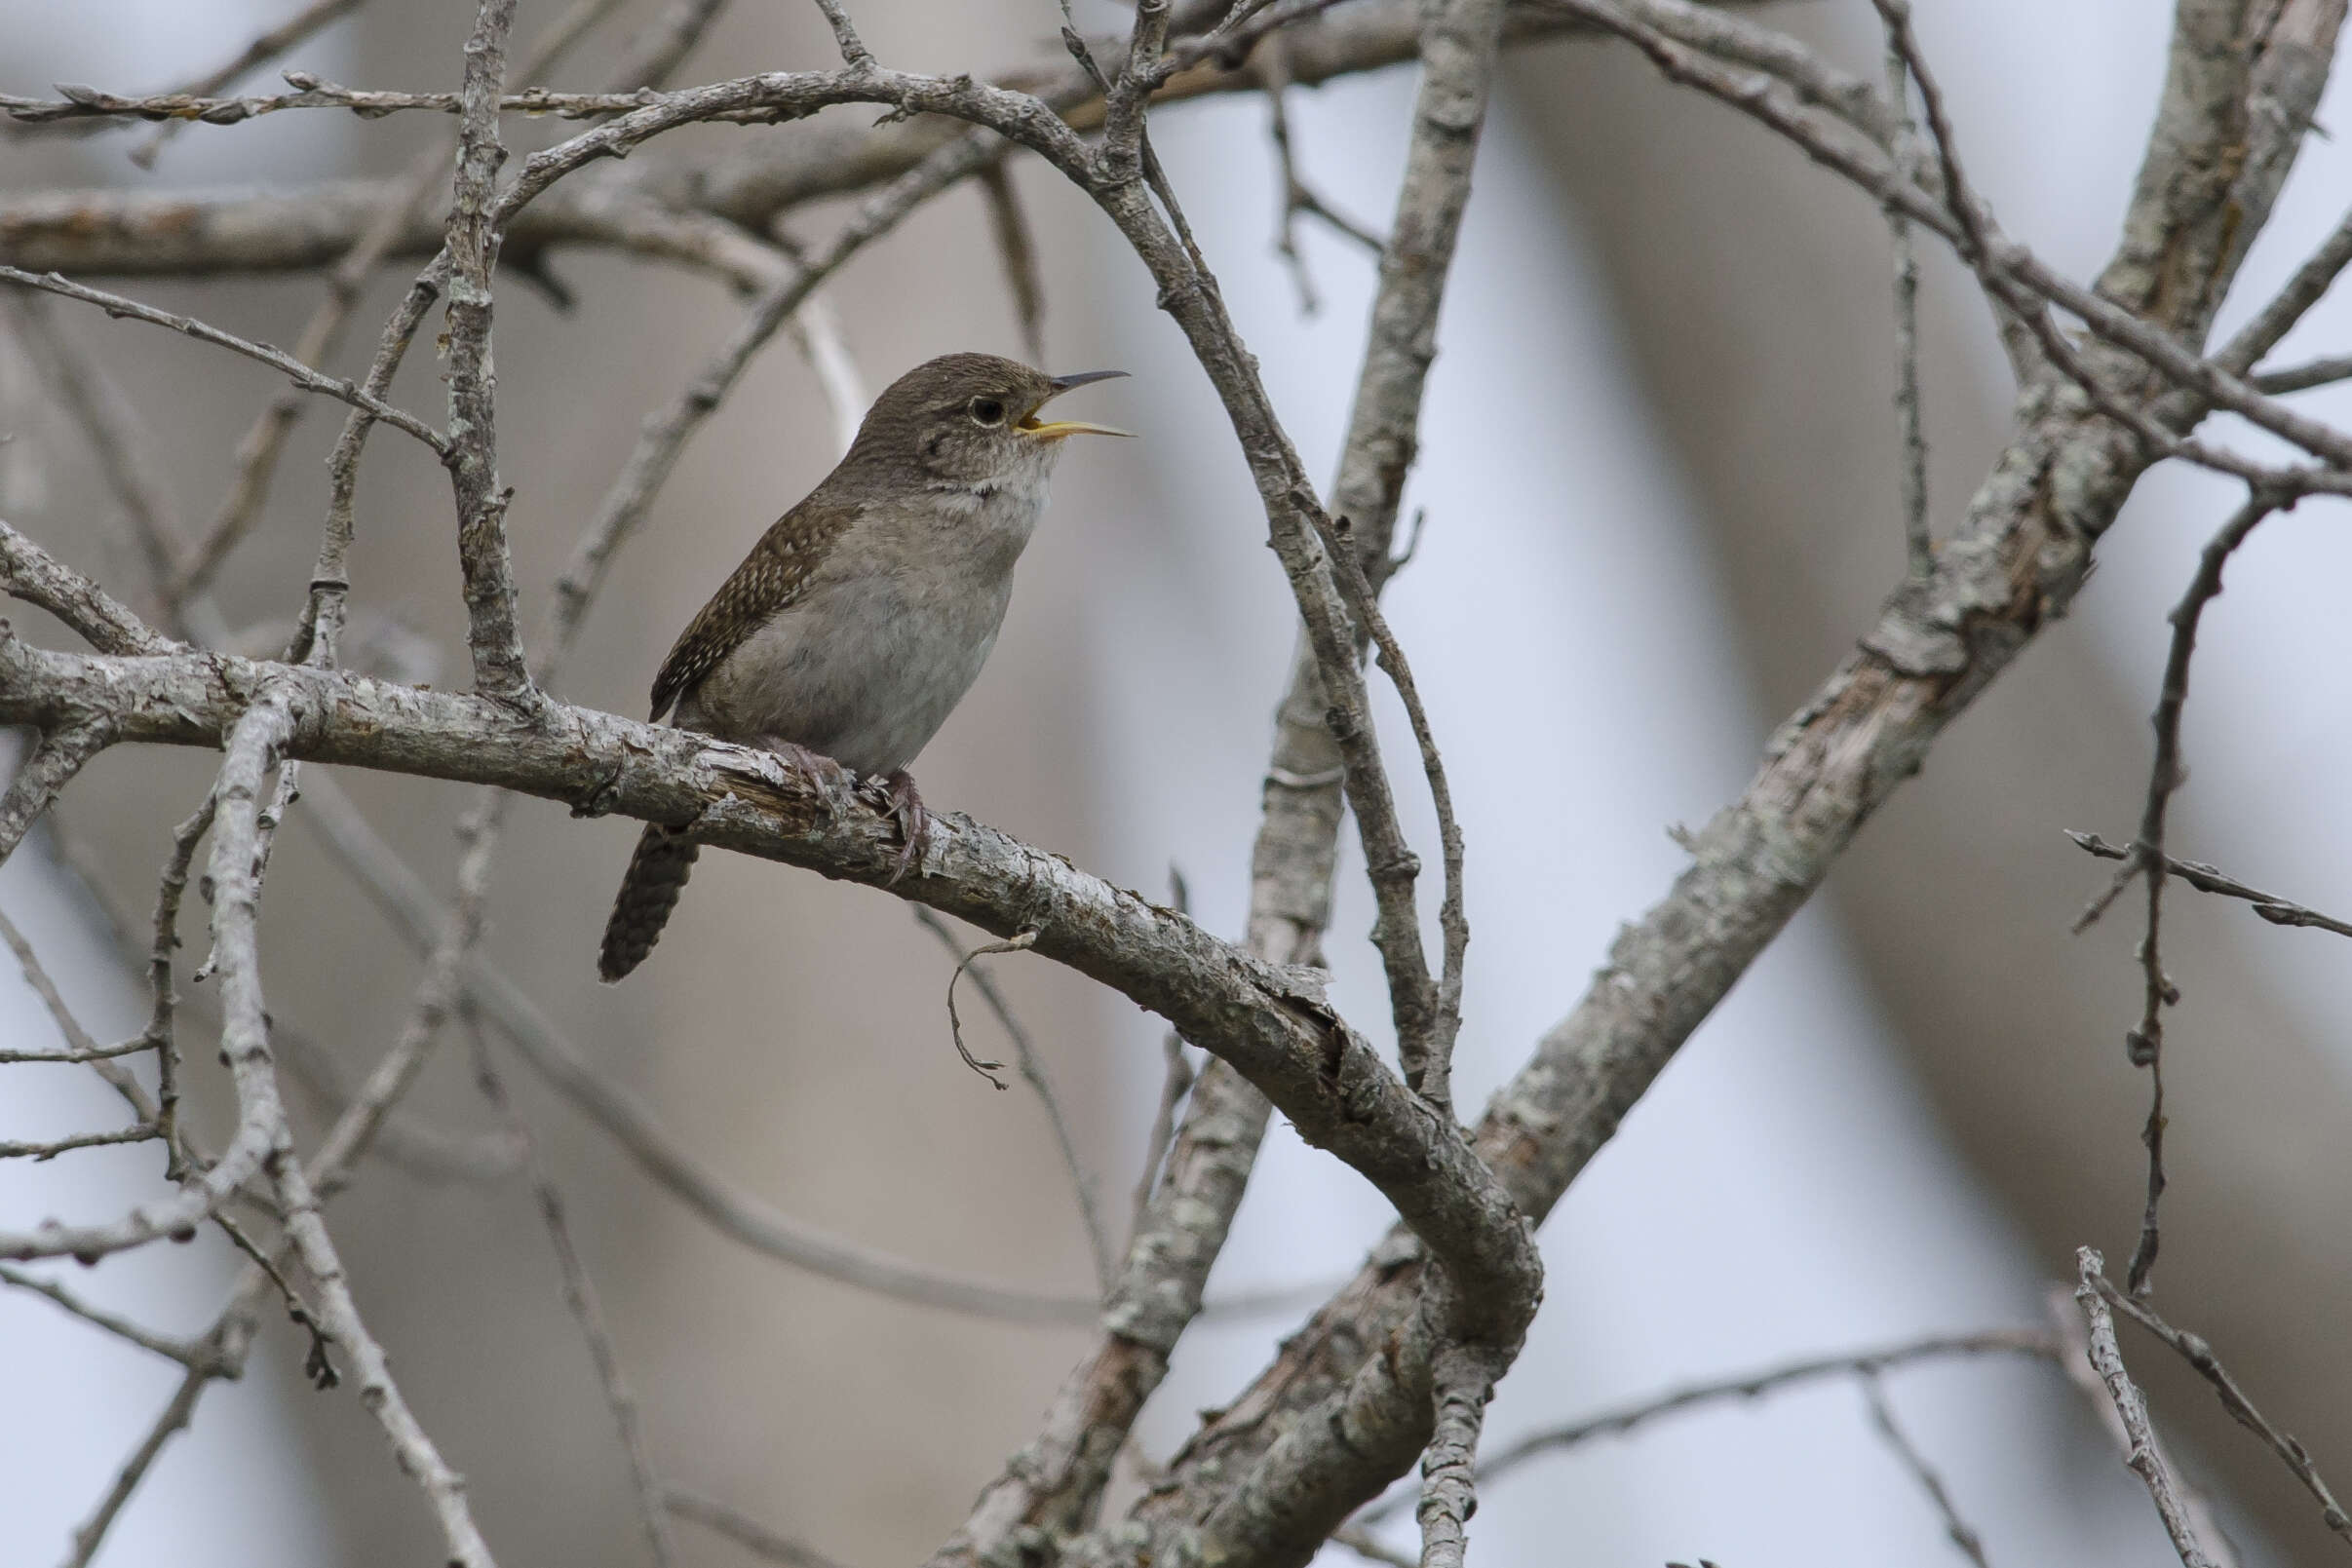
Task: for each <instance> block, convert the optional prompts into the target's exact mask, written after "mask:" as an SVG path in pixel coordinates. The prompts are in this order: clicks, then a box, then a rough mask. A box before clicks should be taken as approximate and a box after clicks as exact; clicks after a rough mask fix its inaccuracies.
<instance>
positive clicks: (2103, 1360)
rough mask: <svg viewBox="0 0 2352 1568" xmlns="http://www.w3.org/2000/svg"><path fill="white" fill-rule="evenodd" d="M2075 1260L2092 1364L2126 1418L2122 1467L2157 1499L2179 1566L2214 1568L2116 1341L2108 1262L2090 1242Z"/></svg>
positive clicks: (2077, 1297)
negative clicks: (2105, 1277)
mask: <svg viewBox="0 0 2352 1568" xmlns="http://www.w3.org/2000/svg"><path fill="white" fill-rule="evenodd" d="M2074 1261H2075V1265H2076V1270H2077V1278H2078V1280H2079V1281H2080V1282H2079V1283H2077V1284H2076V1286H2075V1289H2074V1299H2075V1301H2076V1303H2077V1304H2078V1305H2080V1306H2081V1308H2082V1314H2083V1320H2084V1321H2085V1323H2086V1324H2088V1325H2089V1328H2090V1331H2091V1347H2090V1353H2091V1367H2092V1370H2093V1371H2095V1372H2097V1373H2098V1374H2099V1377H2100V1381H2101V1382H2102V1383H2104V1384H2105V1385H2106V1386H2107V1397H2108V1398H2109V1399H2110V1400H2111V1401H2113V1403H2114V1406H2115V1413H2116V1415H2117V1416H2118V1417H2120V1418H2121V1419H2122V1421H2123V1430H2124V1433H2125V1434H2126V1435H2127V1436H2128V1437H2129V1438H2130V1440H2131V1445H2130V1450H2129V1452H2128V1453H2127V1454H2126V1455H2125V1457H2124V1465H2125V1466H2126V1468H2128V1469H2129V1470H2130V1471H2131V1472H2132V1473H2134V1474H2135V1475H2138V1476H2139V1477H2140V1481H2141V1482H2142V1483H2143V1484H2144V1485H2145V1486H2146V1487H2147V1489H2148V1496H2149V1497H2150V1498H2152V1499H2153V1500H2154V1501H2155V1504H2156V1513H2157V1516H2158V1517H2159V1518H2161V1519H2163V1521H2164V1533H2165V1534H2166V1535H2168V1536H2170V1537H2171V1538H2172V1542H2173V1550H2174V1551H2175V1552H2176V1553H2178V1555H2179V1558H2180V1562H2181V1568H2216V1565H2215V1563H2214V1559H2213V1558H2212V1557H2210V1556H2208V1555H2206V1552H2205V1549H2204V1547H2203V1546H2201V1545H2200V1544H2199V1543H2198V1540H2197V1536H2196V1532H2195V1529H2194V1527H2193V1526H2192V1525H2191V1524H2190V1522H2189V1516H2188V1510H2187V1508H2186V1506H2185V1505H2184V1504H2183V1502H2182V1500H2181V1498H2180V1496H2179V1494H2178V1492H2176V1491H2175V1490H2174V1487H2173V1476H2172V1472H2171V1470H2170V1469H2169V1468H2168V1467H2167V1466H2166V1465H2165V1463H2164V1458H2163V1456H2162V1455H2161V1454H2159V1453H2158V1452H2157V1451H2156V1437H2155V1433H2154V1431H2153V1430H2152V1429H2151V1428H2150V1427H2149V1425H2148V1407H2147V1400H2146V1399H2144V1398H2143V1397H2141V1396H2140V1388H2139V1386H2138V1385H2137V1384H2135V1383H2134V1382H2133V1381H2132V1375H2131V1373H2130V1372H2129V1371H2128V1370H2126V1369H2125V1367H2124V1364H2123V1351H2122V1349H2121V1348H2120V1347H2119V1346H2118V1345H2117V1344H2116V1343H2115V1319H2114V1318H2113V1317H2112V1316H2110V1315H2109V1313H2108V1311H2107V1300H2106V1297H2105V1295H2104V1294H2102V1293H2101V1291H2100V1288H2099V1284H2098V1281H2099V1279H2100V1277H2101V1275H2102V1274H2104V1273H2105V1272H2106V1261H2105V1259H2103V1258H2101V1256H2100V1255H2099V1254H2098V1253H2097V1252H2095V1251H2093V1250H2092V1249H2091V1248H2090V1247H2087V1246H2085V1247H2077V1248H2076V1249H2075V1252H2074Z"/></svg>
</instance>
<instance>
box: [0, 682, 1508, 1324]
mask: <svg viewBox="0 0 2352 1568" xmlns="http://www.w3.org/2000/svg"><path fill="white" fill-rule="evenodd" d="M264 689H270V690H276V691H282V692H284V693H285V694H286V700H287V702H288V703H289V707H290V710H291V712H292V714H293V720H292V726H291V732H290V734H289V737H288V741H287V744H286V748H285V750H286V754H287V755H288V756H289V757H298V758H302V759H305V760H317V761H322V762H335V763H344V764H349V765H352V766H358V767H368V768H379V769H388V770H391V771H396V772H403V773H408V774H414V775H419V776H423V777H430V778H439V779H446V780H453V781H458V782H463V783H472V784H497V785H499V786H501V787H503V788H507V789H512V790H515V791H516V792H518V793H521V794H530V795H537V796H541V797H543V798H547V799H555V800H563V801H567V802H571V803H573V804H575V805H577V806H580V807H583V808H588V807H594V808H596V809H599V810H601V809H610V810H616V811H620V812H623V813H626V814H627V815H630V816H633V817H638V818H642V819H644V820H647V821H654V822H675V823H681V824H690V825H691V826H692V828H693V831H694V833H695V836H696V837H697V838H699V839H700V840H702V841H703V842H705V843H709V844H713V845H715V846H717V847H719V848H723V849H733V850H738V851H741V852H744V853H748V854H752V855H757V856H760V857H762V858H765V859H770V860H785V861H788V862H790V863H793V864H798V865H802V866H805V867H807V868H809V869H812V870H816V871H820V872H822V873H824V874H825V875H828V876H831V877H837V878H842V879H846V880H855V881H859V882H864V883H867V884H868V885H870V886H875V887H883V886H892V885H893V884H892V879H893V877H894V875H895V874H896V872H897V869H898V866H897V861H898V854H899V845H898V840H897V829H896V827H895V826H894V825H893V824H892V822H891V821H890V819H889V818H888V817H887V816H884V815H882V814H880V813H878V812H876V811H874V810H872V809H871V808H869V807H867V806H865V805H862V804H861V805H857V806H854V807H852V808H850V809H848V810H846V811H842V812H840V813H839V814H838V815H837V816H836V815H835V813H834V807H833V803H831V802H829V800H828V798H827V797H826V796H825V795H824V794H823V793H822V792H821V791H820V790H818V789H817V788H815V787H814V786H813V785H812V784H809V782H808V781H806V780H805V779H803V778H801V777H800V776H799V775H797V774H793V773H790V772H789V771H788V770H787V769H785V768H784V767H783V766H782V765H781V764H780V763H779V762H778V761H777V759H776V758H775V757H773V756H771V755H770V754H768V753H765V752H759V751H752V750H747V749H745V748H741V747H737V746H726V745H722V744H718V743H713V742H710V741H708V740H706V739H704V738H702V737H698V736H694V735H691V734H689V733H686V732H681V731H677V730H671V729H660V728H655V727H653V726H651V725H645V724H637V723H633V722H631V721H629V720H627V719H622V718H619V717H617V716H615V715H612V714H605V713H597V712H594V711H591V710H588V709H583V708H562V707H557V706H554V705H550V706H549V707H548V708H546V709H545V710H544V712H543V713H542V714H541V716H540V718H539V719H538V721H537V722H534V723H531V724H528V725H527V726H526V725H523V724H521V723H519V722H518V720H517V717H516V715H515V714H514V712H513V711H512V709H510V708H505V707H504V706H502V705H499V704H496V703H493V702H489V701H486V700H483V699H480V698H473V697H462V696H457V695H453V694H449V693H444V692H427V691H419V690H415V689H412V688H407V687H401V686H394V685H390V684H387V683H384V682H380V681H374V680H368V679H365V678H361V677H356V676H348V675H343V674H340V673H337V672H334V671H328V670H318V669H296V668H293V667H289V666H284V665H276V664H269V663H264V662H260V661H253V660H245V659H238V658H234V657H229V656H221V655H209V654H208V655H186V656H172V657H164V658H138V659H114V658H105V657H96V656H85V655H77V654H70V653H57V652H49V651H44V650H40V649H36V648H33V647H31V646H29V645H28V644H26V643H24V642H22V641H20V640H19V639H16V638H14V637H10V638H7V639H5V640H0V722H14V723H52V722H55V721H56V720H57V719H58V718H59V717H60V716H62V715H64V714H67V713H69V712H74V711H79V710H84V709H89V708H99V709H103V710H106V711H109V712H112V713H113V714H114V715H115V716H116V718H117V721H118V723H119V725H120V727H121V735H122V737H123V739H125V740H129V741H136V742H148V743H156V744H164V745H175V746H206V747H212V746H219V745H220V744H221V741H222V738H223V736H224V735H225V734H226V733H227V732H228V730H229V728H230V727H231V726H232V725H233V723H234V722H235V718H236V715H237V714H238V713H240V712H241V711H243V709H244V708H246V707H248V706H249V705H250V704H251V702H252V701H253V700H254V698H255V696H256V695H257V694H258V693H260V692H261V691H263V690H264ZM932 845H933V847H932V849H931V851H930V853H928V854H927V855H926V856H925V857H924V860H923V861H922V863H921V864H920V865H919V866H918V867H917V868H915V869H914V870H912V871H909V872H908V873H907V874H906V875H905V876H904V877H903V878H901V879H899V880H898V881H897V882H896V884H895V888H894V891H897V892H899V893H901V894H902V895H905V896H908V897H912V898H915V899H920V900H921V901H922V902H925V903H928V904H930V905H931V906H932V907H933V908H935V909H939V910H941V911H943V912H945V913H947V914H952V915H955V916H956V917H958V918H959V919H963V920H966V921H969V922H971V923H972V924H974V925H976V926H980V927H982V928H983V929H984V930H987V931H991V932H994V933H997V934H999V935H1003V936H1011V935H1013V934H1014V933H1016V932H1020V931H1023V930H1031V931H1035V932H1037V933H1038V937H1037V942H1036V949H1037V951H1038V952H1039V953H1041V954H1043V955H1045V956H1047V957H1050V958H1054V959H1057V960H1059V961H1060V962H1062V963H1065V964H1068V965H1070V966H1071V967H1073V968H1075V969H1077V970H1079V971H1080V972H1081V973H1083V974H1086V975H1091V976H1092V977H1094V978H1096V979H1099V980H1101V981H1102V982H1103V983H1105V984H1107V985H1110V986H1112V987H1113V988H1115V989H1117V990H1119V991H1121V992H1122V993H1123V994H1125V995H1127V996H1128V997H1129V998H1131V999H1132V1000H1134V1001H1135V1002H1137V1004H1139V1005H1140V1006H1143V1007H1145V1008H1148V1009H1151V1010H1152V1011H1154V1012H1157V1013H1162V1014H1163V1015H1164V1016H1166V1017H1167V1018H1168V1019H1169V1021H1170V1022H1172V1023H1174V1024H1175V1025H1176V1027H1177V1028H1178V1029H1179V1030H1180V1031H1181V1032H1182V1033H1183V1034H1184V1036H1185V1037H1186V1038H1187V1039H1190V1040H1193V1041H1195V1042H1197V1043H1198V1044H1200V1045H1201V1046H1203V1047H1205V1048H1207V1049H1209V1050H1211V1051H1214V1052H1217V1053H1218V1054H1220V1055H1222V1056H1224V1057H1226V1059H1228V1060H1230V1061H1232V1062H1233V1063H1234V1065H1235V1066H1236V1067H1238V1068H1240V1069H1241V1070H1242V1072H1243V1073H1244V1074H1246V1075H1247V1076H1249V1077H1250V1078H1251V1080H1252V1081H1253V1083H1255V1084H1256V1085H1257V1086H1258V1088H1259V1089H1260V1090H1263V1091H1265V1092H1266V1094H1267V1095H1268V1097H1269V1098H1271V1099H1272V1100H1273V1101H1274V1103H1275V1104H1276V1105H1278V1106H1280V1107H1281V1108H1282V1110H1283V1111H1284V1113H1285V1114H1286V1115H1288V1116H1289V1117H1290V1118H1291V1120H1292V1123H1293V1124H1294V1125H1295V1126H1296V1127H1297V1128H1298V1130H1299V1132H1300V1134H1301V1135H1302V1136H1303V1137H1305V1138H1306V1139H1307V1141H1309V1142H1310V1143H1313V1144H1316V1145H1318V1146H1321V1147H1324V1148H1328V1149H1330V1151H1331V1152H1332V1153H1333V1154H1335V1155H1337V1156H1338V1157H1339V1158H1341V1159H1342V1160H1345V1161H1346V1162H1347V1163H1348V1164H1349V1165H1351V1166H1355V1167H1356V1168H1357V1169H1358V1170H1360V1171H1361V1172H1363V1173H1364V1175H1365V1176H1366V1177H1367V1178H1368V1179H1369V1180H1370V1181H1371V1182H1372V1183H1373V1185H1375V1186H1376V1187H1378V1188H1379V1189H1380V1191H1381V1193H1382V1194H1383V1196H1385V1197H1386V1198H1387V1199H1388V1200H1389V1202H1390V1203H1391V1204H1392V1205H1395V1207H1396V1208H1397V1211H1398V1212H1399V1213H1400V1214H1401V1215H1403V1216H1405V1218H1406V1219H1407V1223H1409V1224H1411V1225H1412V1226H1413V1227H1414V1229H1415V1230H1416V1232H1418V1233H1420V1234H1422V1235H1423V1236H1424V1237H1425V1239H1426V1240H1427V1241H1428V1243H1429V1244H1430V1245H1431V1246H1432V1247H1433V1249H1441V1250H1442V1252H1443V1254H1444V1255H1445V1256H1446V1259H1447V1261H1448V1263H1449V1265H1450V1267H1451V1268H1452V1269H1453V1270H1454V1271H1455V1272H1456V1274H1457V1278H1459V1279H1461V1280H1463V1281H1466V1286H1465V1287H1466V1288H1470V1289H1480V1288H1484V1290H1486V1291H1488V1292H1489V1293H1490V1295H1499V1294H1506V1293H1509V1292H1511V1291H1513V1290H1515V1289H1517V1288H1518V1287H1519V1286H1520V1284H1521V1281H1522V1280H1523V1275H1522V1272H1521V1271H1522V1270H1523V1268H1524V1267H1525V1262H1526V1259H1527V1256H1528V1245H1527V1241H1526V1237H1525V1235H1524V1232H1523V1227H1522V1225H1521V1222H1520V1221H1519V1219H1518V1217H1517V1215H1516V1214H1514V1213H1512V1212H1511V1211H1510V1209H1509V1206H1508V1205H1507V1203H1503V1204H1499V1205H1498V1203H1497V1199H1498V1198H1499V1195H1498V1194H1497V1193H1496V1192H1495V1190H1494V1188H1493V1185H1492V1182H1491V1179H1490V1178H1489V1177H1488V1176H1487V1175H1486V1173H1485V1171H1484V1168H1483V1167H1482V1166H1480V1165H1479V1163H1478V1160H1477V1157H1476V1156H1475V1155H1473V1154H1472V1153H1471V1150H1470V1148H1469V1145H1468V1144H1467V1142H1465V1141H1464V1140H1463V1139H1462V1137H1461V1136H1460V1135H1459V1134H1458V1133H1457V1132H1456V1131H1455V1130H1454V1129H1453V1128H1450V1127H1449V1126H1446V1125H1444V1124H1442V1123H1441V1122H1440V1121H1439V1120H1438V1119H1437V1118H1434V1117H1432V1116H1431V1115H1430V1114H1429V1113H1428V1111H1427V1110H1426V1108H1424V1107H1422V1106H1421V1105H1420V1104H1419V1102H1418V1101H1417V1100H1416V1099H1415V1098H1414V1097H1413V1096H1412V1095H1411V1094H1410V1093H1409V1092H1408V1091H1407V1090H1406V1089H1405V1088H1404V1086H1403V1085H1402V1084H1401V1083H1400V1082H1398V1080H1397V1079H1396V1078H1395V1077H1394V1076H1393V1075H1391V1074H1390V1073H1389V1072H1388V1070H1387V1069H1386V1068H1385V1067H1383V1066H1382V1065H1381V1064H1380V1061H1379V1058H1378V1056H1377V1055H1376V1054H1375V1053H1374V1052H1372V1050H1371V1048H1370V1047H1369V1045H1367V1044H1366V1042H1365V1041H1364V1040H1363V1039H1362V1038H1361V1037H1359V1036H1358V1035H1356V1034H1355V1033H1354V1032H1353V1031H1352V1030H1350V1029H1349V1028H1348V1027H1347V1025H1346V1024H1345V1022H1344V1021H1343V1020H1341V1019H1340V1018H1339V1017H1338V1015H1337V1014H1336V1013H1332V1012H1331V1011H1330V1007H1329V1006H1328V1005H1327V1004H1326V1003H1325V1002H1324V1001H1323V999H1322V995H1321V981H1320V976H1318V975H1306V974H1301V973H1299V972H1296V971H1292V970H1284V969H1279V968H1276V967H1275V966H1272V965H1269V964H1266V963H1263V962H1261V961H1259V960H1256V959H1253V958H1251V957H1249V956H1248V955H1246V954H1244V953H1242V952H1240V951H1238V950H1236V949H1234V948H1232V947H1230V946H1228V945H1227V944H1225V943H1223V942H1220V941H1218V940H1216V939H1215V937H1211V936H1209V935H1208V934H1207V933H1206V932H1204V931H1202V930H1201V929H1200V928H1199V927H1197V926H1195V925H1194V924H1193V923H1192V922H1191V921H1189V920H1187V919H1185V918H1184V917H1183V916H1181V915H1177V914H1176V913H1175V912H1173V911H1171V910H1167V909H1162V908H1160V907H1158V906H1156V905H1153V904H1151V903H1149V902H1147V901H1145V900H1144V899H1142V898H1140V897H1138V896H1137V895H1136V894H1133V893H1128V892H1124V891H1122V890H1119V889H1115V888H1112V887H1110V886H1109V885H1108V884H1106V883H1103V882H1101V881H1099V879H1097V878H1095V877H1092V876H1089V875H1087V874H1086V873H1084V872H1082V871H1079V870H1078V869H1077V868H1075V867H1074V866H1071V865H1070V864H1069V863H1068V862H1067V861H1064V860H1060V859H1059V858H1058V857H1054V856H1050V855H1047V854H1044V853H1043V852H1040V851H1038V850H1034V849H1031V848H1029V847H1028V846H1026V845H1024V844H1021V843H1019V842H1018V841H1016V840H1013V839H1011V838H1008V837H1006V836H1005V835H1003V834H1001V833H999V832H996V831H995V830H993V829H990V828H985V827H982V826H980V825H978V824H976V823H973V822H968V821H966V820H964V819H961V818H957V817H954V816H942V817H941V818H940V819H939V822H938V823H937V825H936V827H935V829H934V834H933V839H932ZM225 1166H226V1163H225V1162H224V1168H225ZM247 1173H250V1167H249V1169H248V1170H245V1171H240V1172H239V1177H240V1179H242V1176H243V1175H244V1174H247ZM218 1174H219V1172H217V1171H216V1172H215V1175H218ZM7 1250H8V1249H7V1248H6V1247H0V1253H5V1252H6V1251H7ZM72 1250H75V1247H74V1246H73V1245H70V1244H58V1245H50V1244H44V1245H42V1246H40V1247H38V1248H37V1251H39V1252H43V1253H48V1252H58V1251H72ZM25 1255H31V1254H25Z"/></svg>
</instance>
